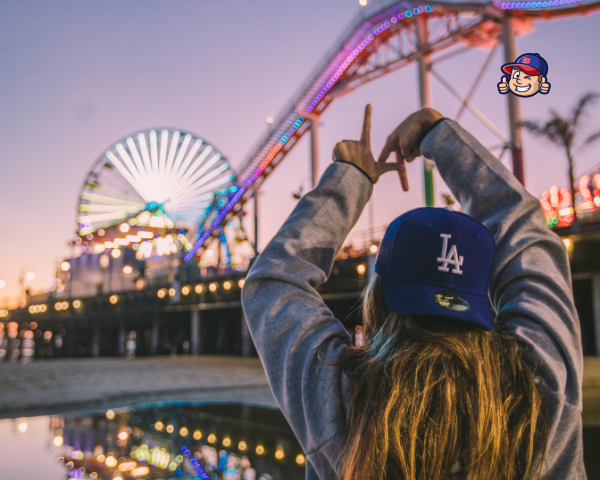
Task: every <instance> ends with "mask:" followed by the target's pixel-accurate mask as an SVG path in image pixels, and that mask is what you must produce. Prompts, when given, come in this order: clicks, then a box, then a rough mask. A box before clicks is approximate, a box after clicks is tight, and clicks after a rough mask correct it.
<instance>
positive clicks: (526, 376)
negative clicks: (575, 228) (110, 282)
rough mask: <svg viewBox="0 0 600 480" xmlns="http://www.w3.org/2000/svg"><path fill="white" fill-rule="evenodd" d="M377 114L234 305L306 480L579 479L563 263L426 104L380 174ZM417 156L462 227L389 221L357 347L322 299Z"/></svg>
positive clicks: (525, 203) (343, 151)
mask: <svg viewBox="0 0 600 480" xmlns="http://www.w3.org/2000/svg"><path fill="white" fill-rule="evenodd" d="M370 115H371V110H370V106H367V109H366V112H365V121H364V126H363V135H362V138H361V141H343V142H341V143H338V144H337V145H336V147H335V149H334V160H335V161H334V163H333V164H332V165H330V166H329V167H328V169H327V170H326V172H325V173H324V174H323V176H322V178H321V180H320V181H319V184H318V185H317V187H316V188H315V189H314V190H312V191H311V192H309V193H308V194H307V195H306V196H304V197H303V198H302V199H301V201H300V202H299V204H298V206H297V207H296V209H295V210H294V211H293V213H292V214H291V215H290V217H289V219H288V220H287V221H286V222H285V224H284V225H283V227H282V228H281V230H280V231H279V232H278V234H277V235H276V236H275V237H274V238H273V240H272V241H271V242H270V243H269V245H268V246H267V247H266V248H265V250H264V252H263V253H261V255H260V256H259V258H258V259H257V260H256V262H255V264H254V266H253V267H252V269H251V271H250V272H249V275H248V277H247V280H246V284H245V287H244V290H243V293H242V303H243V307H244V311H245V314H246V318H247V320H248V324H249V327H250V331H251V334H252V337H253V340H254V342H255V345H256V348H257V350H258V353H259V355H260V358H261V360H262V362H263V365H264V367H265V371H266V373H267V377H268V379H269V383H270V386H271V389H272V391H273V394H274V396H275V398H276V400H277V402H278V404H279V406H280V408H281V410H282V411H283V413H284V414H285V415H286V418H287V419H288V421H289V423H290V425H291V426H292V428H293V430H294V432H295V434H296V436H297V437H298V440H299V441H300V443H301V445H302V447H303V448H304V450H305V452H306V455H307V470H306V478H307V479H338V478H341V479H343V480H348V479H354V478H360V479H384V478H385V479H396V478H398V479H407V480H408V479H410V480H413V479H415V480H416V479H423V480H425V479H427V480H431V479H440V480H442V479H444V480H445V479H448V478H465V479H467V478H468V479H524V478H544V479H566V478H569V479H572V478H577V479H582V478H586V475H585V470H584V467H583V447H582V440H581V435H582V426H581V380H582V371H583V357H582V353H581V342H580V331H579V323H578V319H577V314H576V311H575V307H574V304H573V298H572V292H571V278H570V271H569V264H568V258H567V253H566V251H565V248H564V246H563V244H562V242H561V240H560V238H558V237H557V236H556V235H555V234H554V233H553V232H551V231H549V230H548V229H547V228H546V225H545V222H544V218H543V215H542V212H541V208H540V205H539V202H538V201H537V199H535V198H534V197H532V196H531V195H530V194H529V193H528V192H527V191H526V190H525V189H524V188H523V187H522V185H521V184H520V183H519V182H518V181H517V180H516V179H515V178H514V177H513V176H512V174H511V173H510V172H509V171H508V170H507V169H506V168H505V167H504V166H503V165H502V164H501V163H500V162H499V161H498V160H497V159H496V158H495V157H494V156H493V155H492V154H491V153H490V152H489V151H487V150H486V149H485V148H484V147H483V146H482V145H481V144H480V143H479V142H478V141H477V140H476V139H475V138H473V137H472V136H471V135H470V134H469V133H468V132H466V131H465V130H464V129H462V128H461V127H460V126H459V125H458V124H457V123H456V122H454V121H452V120H449V119H444V118H443V116H442V115H441V114H439V113H438V112H436V111H435V110H432V109H423V110H421V111H419V112H417V113H415V114H413V115H411V116H409V117H408V118H407V119H406V120H405V121H404V122H402V123H401V124H400V125H399V127H398V128H397V129H396V130H395V131H394V132H393V133H392V135H390V137H389V138H388V141H387V143H386V145H385V147H384V149H383V151H382V153H381V155H380V157H379V160H378V161H377V162H376V161H375V160H374V158H373V156H372V154H371V151H370V140H369V138H370V123H371V122H370ZM392 151H394V152H396V155H397V162H395V163H386V160H387V158H388V157H389V155H390V153H391V152H392ZM421 154H422V155H424V156H425V157H427V158H429V159H431V160H433V161H434V162H435V164H436V166H437V168H438V170H439V172H440V174H441V175H442V177H443V179H444V180H445V182H446V184H447V185H448V187H449V188H450V189H451V191H452V193H453V194H454V196H455V197H456V198H457V199H458V201H459V202H460V203H461V205H462V206H463V208H464V210H465V212H466V213H467V214H468V215H462V214H458V213H453V212H448V211H446V210H443V209H418V210H417V211H412V212H408V213H407V214H405V215H403V216H401V217H399V218H398V219H397V220H396V221H394V222H393V223H392V224H391V225H390V227H389V228H388V231H387V232H386V236H385V238H384V241H383V242H382V245H381V249H380V251H379V254H378V257H377V264H376V272H377V273H376V274H374V275H373V277H372V279H371V281H370V284H369V286H368V287H367V289H366V292H365V293H364V303H363V327H364V335H365V345H364V346H362V347H359V346H352V345H351V339H350V337H349V334H348V332H347V331H346V329H345V328H344V327H343V325H342V324H341V322H339V321H338V320H337V319H335V318H334V317H333V316H332V314H331V312H330V311H329V309H328V308H327V307H326V305H325V304H324V303H323V300H322V299H321V297H320V295H319V294H318V293H317V291H316V287H317V286H318V285H319V284H321V283H323V282H324V281H325V280H326V279H327V277H328V276H329V274H330V272H331V268H332V266H333V261H334V258H335V256H336V254H337V252H338V251H339V250H340V248H341V246H342V244H343V241H344V239H345V238H346V236H347V234H348V232H349V231H350V230H351V228H352V227H353V226H354V224H355V222H356V221H357V219H358V218H359V216H360V214H361V212H362V210H363V208H364V206H365V204H366V202H367V201H368V199H369V197H370V195H371V193H372V189H373V184H374V183H376V182H377V180H378V178H379V176H380V175H381V174H383V173H384V172H386V171H390V170H395V171H398V172H399V174H400V178H401V182H402V186H403V189H404V190H407V189H408V182H407V179H406V169H405V166H404V160H406V161H409V162H410V161H412V160H414V159H415V158H416V157H418V156H419V155H421ZM390 197H392V195H391V194H390ZM436 237H437V238H436ZM494 249H495V256H494ZM488 279H489V282H488V281H487V280H488ZM486 293H488V295H487V296H488V297H489V302H488V298H485V297H486ZM489 307H491V310H492V311H493V314H494V318H493V319H492V314H491V313H490V311H489Z"/></svg>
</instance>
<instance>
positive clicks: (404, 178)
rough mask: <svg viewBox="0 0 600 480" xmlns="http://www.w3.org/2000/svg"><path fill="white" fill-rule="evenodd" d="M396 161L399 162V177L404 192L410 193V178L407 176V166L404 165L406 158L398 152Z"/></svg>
mask: <svg viewBox="0 0 600 480" xmlns="http://www.w3.org/2000/svg"><path fill="white" fill-rule="evenodd" d="M396 160H397V161H398V163H399V165H398V175H399V176H400V183H401V184H402V190H404V191H405V192H408V176H407V175H406V165H405V164H404V158H403V157H402V155H400V154H399V153H398V152H396Z"/></svg>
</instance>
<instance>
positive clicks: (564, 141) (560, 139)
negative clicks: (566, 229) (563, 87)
mask: <svg viewBox="0 0 600 480" xmlns="http://www.w3.org/2000/svg"><path fill="white" fill-rule="evenodd" d="M598 97H600V94H598V93H596V92H588V93H586V94H585V95H583V96H582V97H581V98H580V99H579V101H578V102H577V104H576V105H575V107H573V109H572V110H571V114H570V115H569V116H568V117H563V116H562V115H560V114H559V113H558V112H556V110H553V109H551V110H550V119H549V120H548V121H547V122H546V123H544V124H541V123H540V122H539V121H538V120H524V121H523V122H521V123H520V125H521V126H522V127H523V128H525V130H527V131H528V132H530V133H532V134H533V135H534V136H536V137H542V138H545V139H546V140H549V141H550V142H551V143H553V144H555V145H557V146H558V147H560V148H562V149H563V150H564V152H565V154H566V156H567V161H568V163H569V187H570V189H571V198H572V202H573V213H574V215H573V218H574V222H573V223H574V224H575V223H576V222H577V213H576V212H575V175H574V173H573V169H574V165H575V154H576V153H577V152H579V151H580V150H581V149H583V148H585V147H587V146H589V145H590V144H592V143H593V142H595V141H596V140H598V139H600V132H596V133H594V134H592V135H590V136H589V137H587V138H586V139H585V140H584V141H583V142H581V143H580V145H579V146H578V147H577V148H575V139H576V137H577V138H578V137H579V135H580V134H581V127H582V125H581V121H582V120H583V119H584V118H585V116H586V114H587V108H588V107H589V106H591V105H592V104H593V103H594V102H595V101H596V99H597V98H598Z"/></svg>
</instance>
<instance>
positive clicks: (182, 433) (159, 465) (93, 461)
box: [17, 404, 306, 480]
mask: <svg viewBox="0 0 600 480" xmlns="http://www.w3.org/2000/svg"><path fill="white" fill-rule="evenodd" d="M211 408H213V409H214V408H215V407H198V406H164V404H163V405H161V406H158V405H157V406H153V407H150V408H147V407H143V408H139V407H138V408H132V409H126V410H125V409H124V410H117V411H116V412H115V411H113V410H111V412H112V415H111V414H109V415H108V416H112V418H113V419H114V421H115V422H116V421H117V416H118V424H117V423H114V424H112V428H114V430H112V433H110V432H111V428H110V426H109V429H108V430H104V432H106V433H102V434H101V435H100V436H102V435H107V437H106V442H107V443H106V444H105V445H102V444H100V443H98V442H99V441H96V442H97V443H96V444H91V445H87V446H86V447H85V448H84V447H83V446H84V445H85V442H84V439H85V438H100V437H98V433H100V432H98V431H97V430H98V428H99V425H100V424H101V423H102V419H101V418H100V417H98V416H91V417H90V416H81V415H77V414H71V415H66V416H65V417H62V418H57V417H53V418H52V419H51V434H50V439H51V444H52V445H54V447H58V448H60V449H63V448H66V450H62V455H64V453H67V455H66V458H64V457H62V456H61V457H60V458H59V461H60V462H61V463H62V465H63V466H64V467H67V462H70V464H69V466H68V467H67V468H69V470H68V471H67V474H68V475H67V477H68V478H88V479H90V480H93V479H94V478H97V479H98V480H114V479H115V476H117V475H119V476H120V477H121V478H122V479H123V480H127V479H130V480H137V479H138V478H139V479H144V480H149V479H148V478H146V477H148V476H151V477H152V478H153V477H154V476H156V478H171V477H174V478H179V477H183V478H187V477H186V474H189V473H190V472H188V471H186V469H189V468H192V467H193V469H194V470H195V471H196V473H197V474H198V475H197V476H199V477H202V474H201V472H206V473H207V474H208V475H209V477H210V475H211V474H212V473H218V474H219V475H221V473H219V472H223V471H225V472H229V474H231V475H233V476H234V478H235V476H236V475H239V478H243V477H244V478H245V472H246V471H248V475H250V473H252V476H248V478H259V477H260V476H261V474H263V473H265V472H264V470H262V469H268V468H280V469H283V470H282V478H292V477H294V476H295V475H296V474H294V475H292V473H293V472H297V473H298V474H299V473H300V472H301V471H303V470H304V466H305V464H306V458H305V456H304V454H303V452H302V450H301V448H300V446H299V444H297V441H296V440H295V438H294V437H293V432H291V430H290V432H289V436H286V435H285V434H283V433H282V434H281V435H280V434H279V433H277V434H276V437H277V438H274V437H273V433H272V432H271V431H270V430H265V431H264V432H260V430H261V429H260V427H259V428H258V429H257V430H258V431H257V432H247V431H246V430H245V429H244V426H243V425H242V424H240V420H239V418H240V417H239V413H237V414H236V413H235V411H233V412H232V415H231V416H223V417H221V416H220V415H219V414H218V413H217V414H215V412H218V411H219V409H217V410H210V409H211ZM219 408H220V407H219ZM237 408H240V409H241V408H242V407H241V406H238V407H237ZM244 408H245V407H244ZM250 408H251V410H252V409H255V408H257V407H250ZM203 409H206V410H208V411H207V413H208V417H206V418H204V416H203V415H202V413H201V414H200V415H198V410H200V412H202V411H203ZM225 411H227V409H225ZM240 411H241V410H240ZM117 412H118V415H117ZM250 413H251V412H250ZM105 415H106V414H105ZM105 415H103V417H104V416H105ZM261 415H264V413H263V414H261ZM213 416H216V417H217V418H218V420H217V426H216V428H215V425H214V423H213V420H212V419H211V418H212V417H213ZM267 418H268V420H267V421H266V422H265V423H266V425H271V426H275V425H277V423H278V422H281V421H284V418H283V417H281V419H280V420H277V419H275V418H273V419H272V420H271V418H272V416H269V415H267ZM159 419H160V420H159ZM162 419H172V421H171V422H169V423H164V422H163V421H162ZM249 419H250V420H251V419H252V417H251V416H250V418H249ZM104 421H105V422H106V419H105V420H104ZM207 422H208V423H207ZM17 423H18V422H17ZM110 423H112V422H110ZM261 423H262V422H261ZM182 425H185V426H182ZM211 425H212V426H211ZM219 425H220V426H219ZM257 425H259V424H257ZM167 427H169V428H167ZM104 428H105V427H104ZM267 428H269V427H267ZM277 428H279V429H281V428H282V427H281V426H279V425H277ZM288 428H289V427H288ZM210 429H213V430H212V433H210V435H208V434H206V435H208V438H207V437H206V436H205V435H204V434H203V432H207V431H208V432H210ZM30 430H32V431H33V428H31V429H30ZM90 430H91V431H90ZM64 431H69V432H76V433H75V436H73V434H72V433H70V434H69V435H66V434H65V435H64V437H63V432H64ZM165 431H166V432H168V433H166V432H165ZM130 438H131V439H132V440H133V442H134V446H133V447H132V446H131V445H130V444H128V443H127V441H129V440H130ZM192 438H193V440H192ZM184 439H187V440H189V441H191V442H192V444H191V445H190V444H188V445H187V446H186V445H182V443H183V442H187V441H186V440H184ZM204 439H206V443H204V442H202V443H204V444H203V445H200V440H204ZM219 439H220V440H219ZM259 439H261V441H260V442H259V441H258V440H259ZM280 442H281V443H280ZM283 442H291V443H290V447H289V449H288V447H287V446H286V447H285V449H284V447H283V445H284V443H283ZM211 444H212V446H211ZM293 445H296V447H294V446H293ZM105 449H107V450H105ZM178 451H179V452H180V454H178ZM265 454H268V455H265ZM105 455H106V456H105ZM130 457H131V458H130ZM288 457H289V459H290V460H291V461H289V462H285V460H286V459H287V458H288ZM259 458H260V459H261V460H260V462H258V464H257V467H254V468H251V464H254V462H255V461H257V460H258V459H259ZM255 468H256V470H255ZM155 470H156V471H155ZM194 470H192V472H193V471H194ZM261 470H262V471H261ZM267 471H268V470H267ZM286 471H287V472H288V473H287V474H286ZM92 472H98V474H97V476H96V477H93V476H92V475H91V473H92ZM178 472H180V473H181V474H180V473H178ZM188 476H189V475H188ZM224 478H229V476H228V475H227V474H225V477H224Z"/></svg>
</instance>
